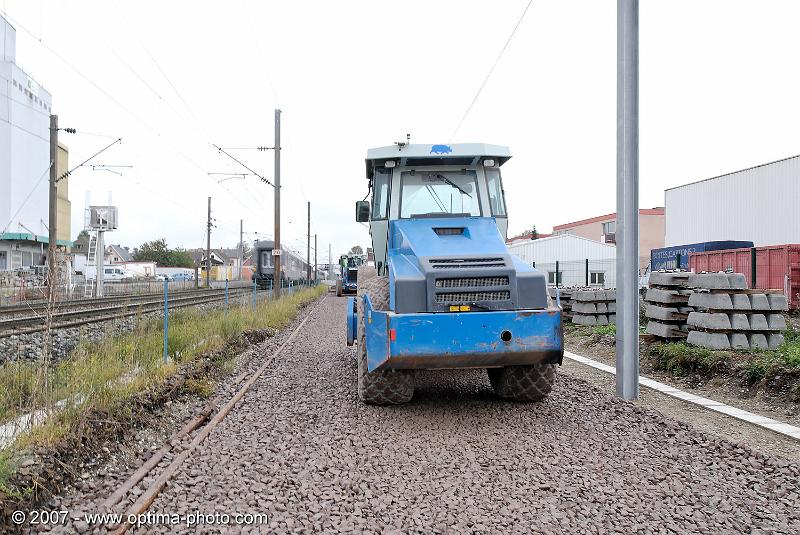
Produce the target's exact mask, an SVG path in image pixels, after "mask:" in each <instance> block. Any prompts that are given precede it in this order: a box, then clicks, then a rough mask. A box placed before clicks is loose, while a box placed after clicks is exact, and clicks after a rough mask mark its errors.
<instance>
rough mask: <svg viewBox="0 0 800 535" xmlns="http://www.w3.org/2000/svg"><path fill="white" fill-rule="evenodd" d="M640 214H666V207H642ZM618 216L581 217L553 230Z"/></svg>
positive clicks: (614, 214)
mask: <svg viewBox="0 0 800 535" xmlns="http://www.w3.org/2000/svg"><path fill="white" fill-rule="evenodd" d="M639 215H664V207H663V206H657V207H655V208H640V209H639ZM616 218H617V213H616V212H613V213H611V214H606V215H600V216H597V217H590V218H589V219H581V220H580V221H573V222H572V223H564V224H563V225H556V226H554V227H553V231H554V232H555V231H556V230H564V229H568V228H573V227H579V226H581V225H588V224H590V223H600V222H601V221H610V220H614V219H616Z"/></svg>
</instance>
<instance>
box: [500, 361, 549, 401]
mask: <svg viewBox="0 0 800 535" xmlns="http://www.w3.org/2000/svg"><path fill="white" fill-rule="evenodd" d="M486 371H487V372H488V374H489V382H490V383H492V388H493V389H494V392H495V394H497V395H498V396H500V397H501V398H505V399H513V400H514V401H541V400H543V399H544V398H546V397H547V395H548V394H549V393H550V391H551V390H552V389H553V382H554V381H555V379H556V365H555V364H534V365H531V366H506V367H505V368H487V369H486Z"/></svg>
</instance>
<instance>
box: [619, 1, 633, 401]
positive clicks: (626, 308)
mask: <svg viewBox="0 0 800 535" xmlns="http://www.w3.org/2000/svg"><path fill="white" fill-rule="evenodd" d="M616 238H617V395H618V396H620V397H621V398H623V399H637V398H638V397H639V0H617V236H616Z"/></svg>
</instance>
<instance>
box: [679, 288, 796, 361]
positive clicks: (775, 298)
mask: <svg viewBox="0 0 800 535" xmlns="http://www.w3.org/2000/svg"><path fill="white" fill-rule="evenodd" d="M688 284H689V286H691V287H692V288H694V291H693V292H692V295H691V297H690V298H689V305H690V306H691V307H693V308H694V309H695V311H694V312H691V313H690V314H689V317H688V318H687V325H688V327H689V335H688V338H687V342H688V343H689V344H692V345H696V346H700V347H706V348H708V349H777V348H778V347H779V346H780V345H781V344H782V343H783V334H781V333H782V331H785V330H786V318H784V316H783V312H784V311H785V310H786V309H787V305H788V303H787V300H786V296H784V295H783V294H779V293H764V292H763V291H761V290H748V289H747V282H746V280H745V276H744V275H742V274H741V273H698V274H692V275H691V276H690V277H689V281H688Z"/></svg>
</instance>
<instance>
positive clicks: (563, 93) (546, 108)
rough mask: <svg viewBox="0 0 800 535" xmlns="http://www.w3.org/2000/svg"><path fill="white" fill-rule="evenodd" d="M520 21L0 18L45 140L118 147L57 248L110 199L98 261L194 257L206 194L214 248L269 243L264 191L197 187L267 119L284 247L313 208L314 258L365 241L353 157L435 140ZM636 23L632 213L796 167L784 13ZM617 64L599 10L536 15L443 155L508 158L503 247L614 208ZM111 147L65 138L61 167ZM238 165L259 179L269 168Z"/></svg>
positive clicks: (444, 15)
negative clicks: (110, 215) (55, 136)
mask: <svg viewBox="0 0 800 535" xmlns="http://www.w3.org/2000/svg"><path fill="white" fill-rule="evenodd" d="M526 4H527V0H515V1H504V2H488V1H483V2H477V1H455V0H453V1H437V2H432V1H430V0H428V1H425V2H422V1H417V0H405V1H404V2H400V3H398V2H376V1H362V2H330V1H327V2H322V1H320V2H256V1H246V0H231V1H227V2H220V1H217V2H202V1H196V0H194V1H169V2H165V1H158V2H155V1H142V0H136V1H126V2H121V1H120V2H110V1H108V0H102V1H80V2H78V1H69V2H67V1H51V0H0V5H2V7H3V9H4V11H5V12H6V13H7V14H8V15H9V17H10V18H11V22H12V24H14V25H15V27H16V28H17V58H18V63H19V64H20V66H21V67H22V68H24V69H26V70H27V71H28V73H29V74H31V75H32V76H33V77H34V78H35V79H36V80H37V81H38V82H40V83H41V84H42V85H43V86H44V87H45V88H47V89H48V90H49V91H50V92H51V93H52V95H53V110H54V112H55V113H57V114H58V115H59V123H60V125H61V126H65V127H66V126H69V127H74V128H76V129H78V130H79V131H83V132H88V133H93V134H103V135H107V136H112V138H113V137H122V138H123V142H122V145H120V146H115V147H114V148H113V149H111V150H109V151H107V152H106V153H104V154H103V155H102V156H101V157H100V158H98V159H97V160H96V163H100V164H108V165H132V166H133V168H132V169H122V170H121V171H122V173H123V174H122V176H118V175H116V174H112V173H108V172H100V171H94V172H93V171H92V170H90V169H82V170H80V171H78V172H76V173H75V174H74V175H73V176H72V177H71V178H70V185H69V187H70V198H71V200H72V203H73V204H72V206H73V218H72V228H73V237H74V235H77V233H78V231H79V230H80V228H82V225H83V206H84V199H85V191H90V192H91V200H92V202H93V203H94V204H105V203H106V202H107V199H108V192H109V191H110V192H111V193H112V195H113V202H114V204H116V205H117V206H119V211H120V221H121V224H120V228H119V229H118V230H117V231H115V232H114V233H113V234H112V235H111V236H109V238H107V239H109V240H110V241H111V242H113V243H117V242H121V243H122V244H124V245H130V246H136V245H138V244H140V243H142V242H143V241H146V240H151V239H154V238H159V237H165V238H166V239H167V241H168V243H169V244H170V245H173V246H182V247H186V248H191V247H200V246H203V245H204V244H205V237H204V236H205V218H206V202H207V201H206V198H207V197H208V196H209V195H210V196H211V197H212V198H213V199H212V209H213V214H214V217H215V219H216V225H217V228H215V229H214V233H213V235H212V246H213V247H218V246H233V245H234V244H235V243H237V241H238V233H239V219H244V228H245V232H247V233H248V234H247V235H246V237H247V238H249V239H253V238H255V237H256V235H255V232H259V233H261V235H263V236H264V237H267V236H271V234H272V221H273V210H272V204H273V191H272V188H271V187H270V186H268V185H265V184H263V183H261V182H260V181H259V180H258V179H257V178H255V177H246V178H245V179H231V180H227V181H225V182H223V183H221V184H217V180H218V179H220V178H222V177H220V176H218V175H215V176H212V177H210V176H209V175H208V174H207V173H210V172H212V173H217V172H242V171H244V170H243V169H242V168H241V167H239V166H237V164H236V163H234V162H232V161H230V160H228V159H227V158H226V157H224V156H220V155H219V154H218V153H217V151H216V150H215V149H213V147H211V144H212V143H215V144H218V145H221V146H223V147H255V146H259V145H266V146H271V145H272V143H273V110H274V109H275V108H276V107H280V108H281V109H282V110H283V134H282V137H283V140H282V146H283V149H284V150H283V152H282V162H283V167H282V180H283V184H284V187H283V188H282V190H283V203H282V211H283V214H284V217H283V218H282V221H283V227H282V233H283V236H284V240H285V241H286V242H287V244H288V245H289V246H291V247H293V248H295V249H298V250H300V249H302V250H303V252H304V251H305V241H304V240H305V238H304V236H305V234H306V232H305V225H306V222H305V221H306V205H305V203H306V201H311V203H312V234H313V233H317V234H318V235H319V244H320V261H323V260H324V259H326V258H327V244H328V243H329V242H332V243H333V251H334V256H338V254H339V253H341V252H344V251H345V250H346V249H348V248H349V247H350V246H351V245H354V244H356V243H358V244H361V245H362V246H367V245H368V244H369V235H368V232H367V229H366V228H365V227H364V226H362V225H359V224H358V223H355V222H354V221H353V216H354V209H353V205H354V201H356V200H360V199H362V198H363V197H364V195H365V193H366V186H367V182H366V179H365V176H364V156H365V154H366V150H367V148H369V147H375V146H383V145H389V144H391V143H392V142H393V141H398V140H401V139H404V138H405V134H406V133H410V134H411V139H412V142H418V143H447V142H449V141H451V136H452V134H453V131H454V129H455V128H456V126H457V124H458V123H459V120H460V119H461V117H462V116H463V114H464V112H465V110H466V108H467V106H468V105H469V103H470V101H471V100H472V98H473V96H474V95H475V92H476V91H477V89H478V87H479V86H480V84H481V82H482V80H483V78H484V77H485V75H486V73H487V71H488V69H489V68H490V66H491V65H492V62H493V61H494V60H495V58H496V57H497V54H498V53H499V51H500V49H501V48H502V46H503V44H504V43H505V41H506V39H507V38H508V35H509V34H510V32H511V30H512V28H513V27H514V24H515V23H516V22H517V20H518V18H519V16H520V14H521V13H522V11H523V10H524V8H525V6H526ZM640 18H641V49H640V60H641V67H640V69H641V86H640V95H641V96H640V107H641V131H640V139H641V146H640V155H641V156H640V158H641V159H640V174H641V184H640V205H641V206H642V207H653V206H662V205H663V202H664V189H665V188H667V187H672V186H676V185H680V184H683V183H686V182H690V181H694V180H698V179H702V178H707V177H711V176H714V175H718V174H722V173H725V172H729V171H734V170H737V169H741V168H744V167H749V166H752V165H757V164H760V163H765V162H768V161H772V160H776V159H779V158H783V157H786V156H790V155H794V154H797V153H800V149H798V146H800V143H799V141H800V140H798V128H797V125H798V124H800V99H798V95H800V73H799V72H798V69H797V68H796V64H797V53H798V50H800V32H798V31H797V25H798V21H800V2H797V1H792V0H785V1H777V0H775V1H764V0H762V1H759V2H754V1H752V0H751V1H733V0H717V1H712V0H692V1H689V0H684V1H678V0H669V1H667V0H662V1H656V0H643V1H642V2H641V15H640ZM26 30H27V31H29V32H31V33H27V32H26ZM31 34H32V35H31ZM34 36H35V37H34ZM39 39H41V42H39ZM53 51H55V53H56V54H57V55H56V54H54V53H53ZM615 66H616V2H615V1H613V0H602V1H600V0H586V1H577V0H576V1H563V0H562V1H557V0H534V1H533V4H532V6H531V8H530V9H529V10H528V12H527V15H526V16H525V18H524V20H523V21H522V23H521V25H520V27H519V29H518V30H517V33H516V36H515V37H514V39H513V41H512V42H511V44H510V45H509V47H508V49H507V50H506V53H505V55H504V56H503V58H502V60H501V61H500V63H499V65H498V66H497V68H496V70H495V71H494V74H493V75H492V77H491V78H490V80H489V82H488V84H487V85H486V87H485V89H484V91H483V93H482V94H481V96H480V97H479V99H478V100H477V102H476V104H475V106H474V107H473V109H472V110H471V112H470V114H469V115H468V116H467V118H466V120H465V121H464V123H463V125H462V127H461V128H460V130H459V131H458V133H457V135H456V136H455V137H454V138H453V139H452V141H453V142H456V143H457V142H485V143H495V144H502V145H509V146H510V147H511V150H512V154H513V155H514V157H513V158H512V159H511V160H510V161H509V162H508V163H507V164H506V165H505V166H504V168H503V171H504V182H505V188H506V195H507V198H508V205H509V211H510V217H509V226H510V228H509V234H510V235H511V234H513V233H515V232H518V231H521V230H523V229H525V228H529V227H531V226H532V225H536V227H537V229H538V230H539V231H540V232H547V231H549V230H550V229H551V228H552V226H553V225H557V224H560V223H566V222H569V221H573V220H576V219H583V218H586V217H592V216H596V215H601V214H604V213H609V212H614V211H615V210H616V207H615V106H616V93H615V91H616V89H615V84H616V73H615ZM112 138H104V137H99V136H96V135H88V134H82V135H69V134H62V141H63V142H64V143H66V144H67V145H68V146H69V149H70V162H71V164H72V165H74V164H76V163H79V162H80V161H81V160H83V159H85V158H87V157H88V156H90V155H91V154H93V153H94V152H96V151H97V150H98V149H99V148H101V147H102V146H103V145H105V144H106V143H108V142H110V141H111V140H112ZM232 153H233V154H234V155H235V156H236V157H237V158H239V159H241V160H242V161H243V162H245V163H246V164H247V165H249V166H251V167H252V168H254V169H255V170H257V171H259V172H260V173H261V174H262V175H264V176H266V177H267V178H268V179H270V180H271V179H272V177H273V160H272V153H271V152H257V151H251V150H237V151H232Z"/></svg>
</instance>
